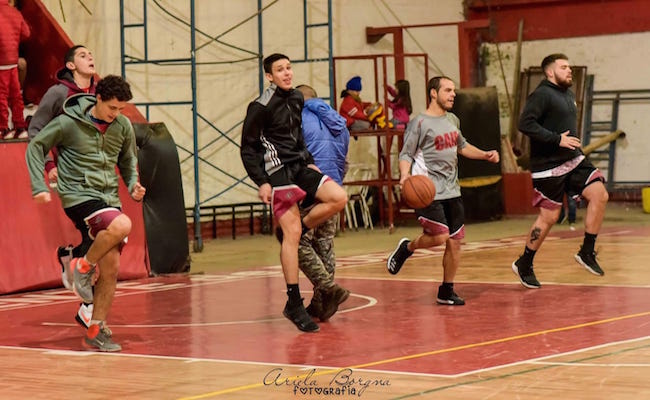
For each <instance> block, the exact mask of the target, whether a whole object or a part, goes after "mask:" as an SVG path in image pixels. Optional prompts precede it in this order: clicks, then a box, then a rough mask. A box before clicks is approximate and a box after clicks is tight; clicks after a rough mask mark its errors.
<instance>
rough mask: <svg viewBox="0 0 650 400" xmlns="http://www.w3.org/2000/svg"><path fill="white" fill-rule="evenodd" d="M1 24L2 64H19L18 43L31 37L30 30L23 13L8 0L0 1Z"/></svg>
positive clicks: (0, 51) (0, 56)
mask: <svg viewBox="0 0 650 400" xmlns="http://www.w3.org/2000/svg"><path fill="white" fill-rule="evenodd" d="M1 1H2V0H0V2H1ZM0 26H1V27H2V29H0V65H13V64H17V63H18V45H19V44H20V42H21V41H22V40H25V39H27V38H28V37H29V35H30V31H29V26H27V23H26V22H25V20H24V19H23V15H22V14H21V13H20V11H18V10H16V9H15V8H14V7H12V6H10V5H9V3H8V2H7V0H4V3H0Z"/></svg>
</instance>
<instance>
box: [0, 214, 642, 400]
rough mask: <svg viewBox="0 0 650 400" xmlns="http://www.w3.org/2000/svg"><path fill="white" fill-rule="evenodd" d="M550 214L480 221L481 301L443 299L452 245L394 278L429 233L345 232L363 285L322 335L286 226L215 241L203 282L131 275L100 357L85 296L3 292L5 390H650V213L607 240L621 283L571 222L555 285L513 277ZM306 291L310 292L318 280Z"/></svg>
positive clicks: (1, 372) (612, 228)
mask: <svg viewBox="0 0 650 400" xmlns="http://www.w3.org/2000/svg"><path fill="white" fill-rule="evenodd" d="M583 212H584V210H579V216H582V215H583ZM533 219H534V217H533V216H527V217H523V218H512V219H507V220H502V221H497V222H491V223H483V224H470V225H468V227H467V237H466V239H465V244H464V246H463V255H462V261H461V268H460V271H459V274H458V278H457V283H456V291H457V292H458V293H459V294H460V295H461V296H462V297H464V298H465V299H466V301H467V305H466V306H463V307H447V306H439V305H436V304H435V294H436V289H437V286H438V284H439V279H440V277H441V267H440V263H441V251H440V250H439V249H433V250H431V251H419V252H417V253H416V254H415V255H414V256H413V257H411V258H410V259H409V260H408V261H407V263H406V264H405V266H404V268H403V269H402V271H401V272H400V273H399V274H398V275H397V276H392V275H389V274H388V273H387V272H386V269H385V259H386V256H387V254H388V253H390V252H391V251H392V250H393V248H394V246H395V244H396V243H397V241H398V240H399V238H400V237H402V236H408V237H413V236H414V235H415V234H417V232H418V231H419V229H418V228H417V227H413V226H399V227H398V228H397V230H396V232H395V233H394V234H392V235H389V234H388V232H387V230H381V229H378V230H375V231H373V232H370V231H360V232H354V231H347V232H345V233H344V234H342V235H341V236H340V237H338V238H337V242H336V246H337V252H338V255H339V257H338V264H339V266H338V268H337V274H336V276H337V281H338V282H339V283H340V284H341V285H343V286H345V287H347V288H349V289H350V290H351V291H352V296H351V297H350V299H349V300H348V301H346V302H345V303H344V304H343V305H342V307H341V309H340V310H339V312H338V313H337V314H336V315H335V316H334V317H332V319H331V320H330V321H329V322H327V323H321V324H320V326H321V331H320V332H319V333H316V334H306V333H300V332H299V331H297V330H296V329H295V327H293V325H292V324H291V323H290V322H288V321H287V320H286V319H284V318H283V317H282V315H281V311H282V307H283V305H284V301H285V299H286V295H285V294H284V291H285V287H284V282H283V279H282V274H281V270H280V268H279V266H278V265H277V262H278V261H277V260H278V259H277V254H278V250H279V247H278V245H277V243H275V239H274V238H272V237H270V236H258V237H252V238H242V239H237V240H235V241H231V240H230V239H219V240H215V241H211V242H207V243H206V246H205V250H204V252H203V253H200V254H194V255H193V258H194V262H193V267H192V269H193V272H194V273H193V274H191V275H189V276H172V277H156V278H150V279H144V280H140V281H128V282H120V284H119V287H118V293H117V297H116V300H115V303H114V305H113V311H112V314H111V316H110V318H109V325H110V326H111V328H112V330H113V332H114V337H115V340H116V341H118V342H119V343H120V344H122V346H123V348H124V350H123V351H122V352H121V353H117V354H100V353H95V352H90V351H86V350H84V348H83V346H82V345H81V338H82V335H83V331H82V330H81V328H79V327H78V326H76V324H75V323H74V320H73V319H72V317H73V316H74V313H75V312H76V308H77V304H78V303H77V300H76V299H75V298H74V295H72V294H71V293H70V292H68V291H66V290H64V289H57V290H49V291H39V292H29V293H22V294H16V295H8V296H1V297H0V325H1V326H2V331H0V357H1V358H2V362H1V363H0V377H1V378H0V398H2V399H25V398H29V399H65V398H84V399H113V398H120V399H211V398H214V399H292V398H295V399H327V398H345V399H353V398H355V399H356V398H366V399H373V400H374V399H382V400H383V399H409V398H422V399H548V398H553V397H558V398H562V399H600V398H615V399H640V398H650V382H649V381H648V380H647V378H646V377H647V374H648V372H649V370H650V300H648V299H649V298H650V273H648V269H647V265H648V262H647V259H648V256H649V255H650V216H649V215H647V214H643V213H642V212H641V211H640V210H639V206H638V205H634V206H626V205H620V204H612V205H611V206H610V208H609V209H608V213H607V219H606V222H605V226H604V228H603V231H602V232H601V234H600V235H599V239H598V242H597V248H600V252H599V261H600V263H601V265H602V266H603V269H604V270H605V276H604V277H597V276H594V275H592V274H590V273H588V272H587V271H586V270H584V269H583V268H582V267H580V266H579V265H578V264H577V263H576V262H575V261H574V260H573V254H574V253H575V252H576V250H577V249H578V247H579V245H580V243H581V241H582V235H583V231H582V228H581V227H580V226H579V225H578V229H577V230H576V231H571V230H569V229H568V227H566V226H563V225H560V226H557V227H556V229H554V230H553V231H552V232H551V235H550V236H549V238H548V239H547V241H546V243H545V244H544V246H543V247H542V249H541V251H540V252H539V254H538V256H537V258H536V260H535V268H536V272H537V276H538V278H539V279H540V281H541V282H542V285H543V287H542V289H540V290H530V289H525V288H523V287H522V286H521V285H520V284H519V282H518V280H517V278H516V277H515V276H514V274H513V273H512V271H511V270H510V264H511V263H512V261H513V260H514V259H515V258H516V257H517V255H518V254H519V252H520V251H521V249H522V246H523V237H524V234H525V233H526V231H527V229H528V227H529V226H530V224H531V223H532V221H533ZM579 222H581V221H580V220H579ZM301 290H302V291H303V292H304V296H305V302H306V303H307V302H308V301H309V298H310V290H311V288H310V285H309V283H308V282H307V281H306V280H305V279H302V280H301Z"/></svg>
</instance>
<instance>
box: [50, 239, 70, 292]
mask: <svg viewBox="0 0 650 400" xmlns="http://www.w3.org/2000/svg"><path fill="white" fill-rule="evenodd" d="M72 249H73V247H72V245H68V246H66V247H57V248H56V252H55V257H56V261H57V262H58V263H59V265H60V266H61V281H62V282H63V286H64V287H65V288H66V289H69V290H72V282H73V279H74V276H73V271H72V268H70V261H72Z"/></svg>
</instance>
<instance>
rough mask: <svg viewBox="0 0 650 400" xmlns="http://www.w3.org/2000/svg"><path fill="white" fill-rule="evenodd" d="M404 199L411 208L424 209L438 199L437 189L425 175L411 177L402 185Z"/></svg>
mask: <svg viewBox="0 0 650 400" xmlns="http://www.w3.org/2000/svg"><path fill="white" fill-rule="evenodd" d="M402 197H403V198H404V201H406V204H407V205H408V206H409V207H411V208H424V207H426V206H428V205H429V204H431V202H432V201H433V198H434V197H436V187H435V186H434V185H433V182H431V179H429V177H427V176H425V175H411V176H409V177H408V178H406V180H405V181H404V183H403V184H402Z"/></svg>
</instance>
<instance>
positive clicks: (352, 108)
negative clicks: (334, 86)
mask: <svg viewBox="0 0 650 400" xmlns="http://www.w3.org/2000/svg"><path fill="white" fill-rule="evenodd" d="M360 94H361V77H360V76H355V77H352V78H351V79H350V80H349V81H348V82H347V83H346V84H345V90H344V91H343V92H342V93H341V97H342V98H343V101H342V102H341V106H340V107H339V114H341V115H342V116H343V118H345V124H346V125H347V127H348V129H349V130H351V131H358V130H363V129H369V128H370V121H369V120H368V116H367V115H366V113H365V111H364V110H365V109H366V108H368V107H369V106H370V105H371V103H368V102H363V101H361V97H360Z"/></svg>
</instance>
